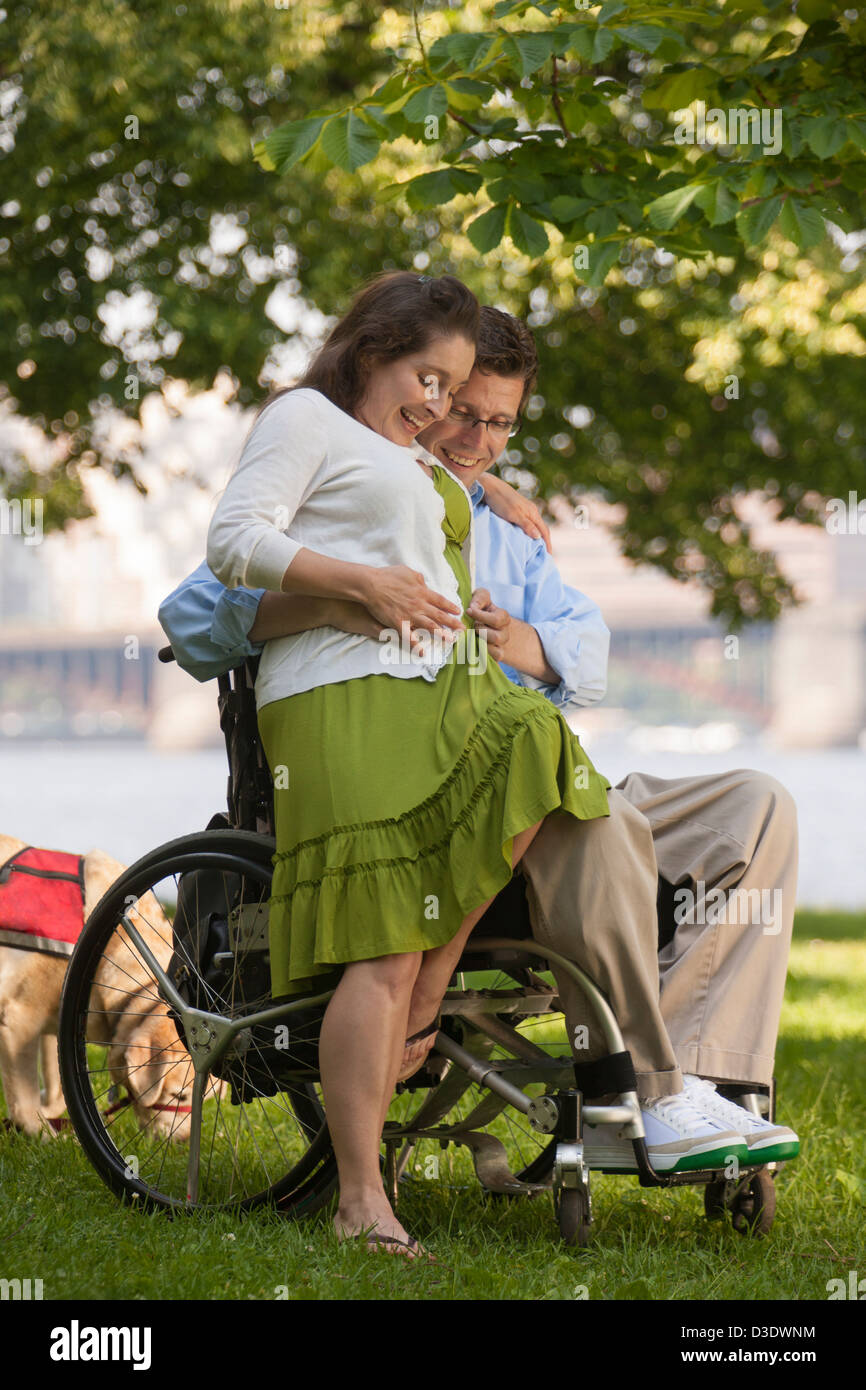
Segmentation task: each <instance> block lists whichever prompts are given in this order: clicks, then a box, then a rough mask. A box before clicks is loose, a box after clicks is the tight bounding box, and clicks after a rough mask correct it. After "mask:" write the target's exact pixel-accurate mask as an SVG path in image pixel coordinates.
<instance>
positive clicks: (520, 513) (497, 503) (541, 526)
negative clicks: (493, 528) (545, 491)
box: [478, 473, 553, 555]
mask: <svg viewBox="0 0 866 1390" xmlns="http://www.w3.org/2000/svg"><path fill="white" fill-rule="evenodd" d="M478 481H479V482H480V484H481V486H482V487H483V488H484V495H485V497H486V498H487V505H488V507H489V508H490V510H491V511H492V512H495V513H496V515H497V516H501V517H502V520H503V521H510V522H511V523H512V525H513V526H519V527H520V529H521V531H525V532H526V534H527V536H531V537H532V539H533V540H543V541H544V544H545V547H546V548H547V553H548V555H552V554H553V551H552V550H551V547H550V530H549V528H548V525H547V522H546V521H545V520H544V517H543V516H542V515H541V512H540V511H539V510H538V508H537V507H536V505H535V503H534V502H531V501H530V500H529V498H528V497H521V495H520V493H519V492H515V490H514V488H513V487H511V486H510V485H509V484H508V483H506V482H504V481H503V479H502V478H493V477H490V476H489V474H487V473H485V474H484V475H483V476H482V477H481V478H479V479H478Z"/></svg>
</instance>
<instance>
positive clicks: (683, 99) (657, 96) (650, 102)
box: [643, 65, 715, 111]
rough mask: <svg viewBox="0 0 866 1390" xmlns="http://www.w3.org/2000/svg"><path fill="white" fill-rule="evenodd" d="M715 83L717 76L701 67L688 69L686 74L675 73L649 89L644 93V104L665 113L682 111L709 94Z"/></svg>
mask: <svg viewBox="0 0 866 1390" xmlns="http://www.w3.org/2000/svg"><path fill="white" fill-rule="evenodd" d="M714 81H715V74H714V73H712V72H710V71H708V69H706V68H704V67H701V66H700V65H699V66H697V67H693V68H687V69H686V70H685V72H674V73H671V74H670V76H668V77H666V78H664V79H663V80H662V81H661V82H660V83H659V84H658V86H657V87H649V88H648V89H647V90H646V91H645V92H644V94H643V104H644V106H649V107H651V108H656V107H661V109H662V110H663V111H682V110H684V109H685V107H687V106H691V104H692V102H693V101H696V100H697V98H698V97H700V96H703V95H704V94H705V93H706V92H708V91H709V90H710V88H711V87H712V85H713V82H714Z"/></svg>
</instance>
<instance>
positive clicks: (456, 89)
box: [443, 77, 496, 111]
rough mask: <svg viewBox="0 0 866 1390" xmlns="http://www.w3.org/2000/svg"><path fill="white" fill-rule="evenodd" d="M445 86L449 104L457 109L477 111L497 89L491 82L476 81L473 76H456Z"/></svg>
mask: <svg viewBox="0 0 866 1390" xmlns="http://www.w3.org/2000/svg"><path fill="white" fill-rule="evenodd" d="M443 86H444V91H445V95H446V97H447V98H448V105H449V106H453V107H454V110H455V111H477V110H478V108H479V106H483V105H484V103H485V102H487V101H489V100H490V98H491V97H492V96H493V94H494V92H495V91H496V88H495V87H493V86H491V85H490V83H489V82H475V81H474V80H473V79H472V78H471V77H456V78H455V79H454V81H453V82H446V83H444V84H443Z"/></svg>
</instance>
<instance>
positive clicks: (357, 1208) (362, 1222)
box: [334, 1194, 432, 1260]
mask: <svg viewBox="0 0 866 1390" xmlns="http://www.w3.org/2000/svg"><path fill="white" fill-rule="evenodd" d="M334 1230H335V1231H336V1233H337V1239H338V1240H339V1241H340V1242H342V1241H344V1240H357V1239H359V1238H363V1240H364V1243H365V1245H366V1246H367V1248H368V1250H384V1251H385V1252H386V1254H389V1255H402V1256H404V1257H405V1258H406V1259H408V1260H416V1259H419V1258H421V1259H431V1258H432V1256H430V1255H429V1254H428V1252H427V1251H426V1250H425V1249H424V1248H423V1246H421V1245H419V1244H418V1241H417V1240H414V1239H413V1238H412V1237H411V1236H410V1235H409V1233H408V1231H406V1229H405V1228H404V1227H403V1226H401V1224H400V1222H399V1221H398V1220H397V1218H396V1216H395V1215H394V1213H393V1211H392V1210H391V1207H390V1206H389V1204H388V1201H387V1199H386V1198H385V1196H384V1194H383V1195H382V1197H381V1199H379V1200H373V1201H369V1200H368V1201H364V1200H361V1201H358V1202H352V1203H346V1204H345V1205H344V1204H343V1203H341V1204H340V1206H339V1207H338V1209H337V1214H336V1216H335V1217H334Z"/></svg>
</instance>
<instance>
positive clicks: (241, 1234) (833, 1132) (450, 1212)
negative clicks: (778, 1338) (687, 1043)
mask: <svg viewBox="0 0 866 1390" xmlns="http://www.w3.org/2000/svg"><path fill="white" fill-rule="evenodd" d="M864 1064H866V916H862V915H858V916H853V915H846V914H841V913H813V912H803V913H800V914H799V915H798V918H797V923H796V927H795V938H794V945H793V948H792V952H791V963H790V973H789V982H788V988H787V992H786V998H785V1005H784V1011H783V1015H782V1028H781V1037H780V1042H779V1048H778V1053H777V1067H776V1071H777V1078H778V1085H779V1096H780V1102H779V1117H780V1119H781V1121H782V1122H783V1123H788V1124H791V1125H792V1126H793V1127H794V1128H795V1129H796V1130H797V1131H798V1133H799V1135H800V1137H801V1141H802V1151H801V1156H800V1158H799V1159H798V1160H797V1161H796V1162H794V1163H791V1164H789V1165H788V1166H787V1167H786V1168H784V1169H783V1170H782V1171H781V1172H780V1174H779V1176H778V1178H777V1184H776V1185H777V1192H778V1213H777V1216H776V1222H775V1225H774V1227H773V1231H772V1233H771V1235H770V1236H769V1237H768V1238H767V1239H765V1240H754V1239H747V1238H744V1237H742V1236H739V1235H737V1234H736V1233H735V1232H734V1231H733V1230H732V1229H731V1227H730V1226H729V1225H728V1224H727V1223H709V1222H707V1221H706V1220H705V1218H704V1215H703V1203H702V1198H701V1193H700V1190H699V1189H696V1188H694V1189H693V1188H685V1189H681V1190H678V1191H673V1192H665V1191H653V1190H645V1189H641V1188H640V1187H639V1186H638V1185H637V1181H636V1180H635V1179H633V1178H613V1177H601V1176H597V1175H594V1177H593V1186H592V1190H593V1206H594V1216H595V1220H594V1223H593V1241H592V1244H591V1246H590V1248H589V1249H588V1250H585V1251H579V1250H566V1249H565V1248H564V1247H563V1246H562V1245H561V1244H560V1243H559V1241H558V1235H557V1229H556V1224H555V1221H554V1217H553V1211H552V1205H551V1201H550V1198H549V1197H548V1196H547V1195H544V1194H543V1195H541V1196H539V1197H537V1198H534V1199H533V1200H531V1201H530V1200H526V1199H520V1200H517V1201H510V1200H496V1199H490V1198H485V1197H484V1196H483V1194H482V1192H481V1189H480V1188H479V1186H478V1184H477V1182H476V1181H475V1180H474V1178H470V1177H469V1176H467V1174H466V1170H465V1167H464V1165H463V1164H462V1163H461V1162H460V1161H459V1158H458V1159H457V1160H456V1161H455V1162H454V1164H453V1171H452V1170H451V1168H450V1166H449V1161H448V1155H446V1154H443V1155H442V1163H441V1166H440V1176H439V1178H438V1179H429V1180H426V1179H425V1178H424V1177H423V1173H419V1174H416V1175H415V1176H414V1177H413V1179H412V1180H411V1181H410V1182H408V1183H405V1184H404V1185H403V1186H402V1188H401V1206H400V1215H401V1219H402V1220H403V1221H404V1223H405V1225H406V1226H407V1227H408V1229H409V1230H411V1231H412V1232H413V1233H414V1234H415V1235H417V1236H418V1237H419V1238H420V1239H422V1240H423V1241H425V1243H427V1244H428V1245H429V1246H430V1248H431V1249H433V1250H434V1251H435V1253H436V1255H437V1256H438V1258H439V1259H440V1260H442V1261H443V1262H444V1263H443V1264H442V1265H441V1266H438V1267H433V1266H421V1265H412V1264H409V1263H407V1262H406V1261H403V1260H401V1259H398V1258H393V1257H388V1256H386V1255H369V1254H367V1253H366V1252H365V1251H364V1250H363V1249H362V1248H360V1247H358V1246H353V1245H347V1246H338V1245H337V1242H336V1240H335V1238H334V1236H333V1234H332V1231H331V1227H330V1217H329V1214H328V1213H327V1212H324V1213H321V1214H319V1215H318V1216H316V1217H314V1218H312V1219H310V1220H309V1221H307V1222H305V1223H303V1224H300V1225H296V1224H293V1223H291V1222H288V1221H286V1220H284V1219H282V1218H280V1217H277V1216H275V1215H273V1214H272V1213H268V1212H265V1213H262V1214H258V1215H252V1216H248V1217H245V1218H237V1217H228V1216H204V1215H195V1214H193V1215H190V1216H182V1217H180V1218H177V1219H175V1220H169V1219H167V1218H166V1217H165V1216H163V1215H159V1214H154V1215H144V1214H142V1213H140V1212H138V1211H135V1210H132V1209H127V1208H124V1207H122V1206H120V1205H119V1204H118V1203H117V1202H116V1200H115V1199H114V1197H113V1196H112V1195H111V1194H110V1193H109V1191H108V1189H107V1188H105V1187H104V1186H103V1185H102V1183H101V1181H100V1180H99V1178H98V1177H97V1176H96V1174H95V1172H94V1171H93V1170H92V1169H91V1168H90V1166H89V1165H88V1163H87V1161H86V1160H85V1158H84V1156H83V1154H82V1153H81V1151H80V1149H79V1148H78V1146H77V1144H76V1143H75V1141H74V1140H73V1139H71V1138H68V1137H64V1138H62V1139H59V1140H55V1141H53V1142H50V1143H41V1142H38V1141H34V1140H27V1139H23V1138H21V1137H19V1136H15V1135H3V1134H0V1230H2V1232H3V1237H2V1239H3V1258H2V1267H0V1276H2V1277H5V1278H13V1277H18V1278H22V1279H23V1278H28V1277H29V1278H41V1279H42V1280H43V1284H44V1295H45V1298H46V1299H56V1298H71V1299H76V1300H77V1299H90V1298H100V1299H102V1298H120V1299H135V1298H144V1299H150V1298H155V1299H177V1298H183V1299H187V1298H206V1299H272V1298H274V1297H275V1292H276V1290H277V1289H278V1288H279V1287H280V1286H282V1285H287V1286H288V1293H289V1297H290V1298H305V1299H308V1298H313V1299H347V1298H353V1299H405V1298H408V1299H452V1298H458V1299H497V1300H498V1299H532V1300H537V1299H573V1298H574V1297H575V1296H577V1295H578V1294H579V1293H580V1291H581V1288H585V1289H586V1294H587V1296H588V1297H589V1298H590V1299H639V1298H649V1299H676V1300H692V1299H741V1298H747V1299H765V1298H766V1299H804V1298H815V1299H820V1300H825V1299H826V1297H827V1291H826V1285H827V1281H828V1280H829V1279H833V1278H839V1277H841V1278H843V1279H845V1278H847V1274H848V1271H849V1270H851V1269H854V1270H858V1271H859V1274H860V1277H863V1276H864V1275H866V1155H864V1146H863V1142H862V1136H863V1133H864V1131H866V1081H864V1072H866V1065H864ZM450 1152H451V1151H449V1153H450ZM461 1152H462V1151H461Z"/></svg>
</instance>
